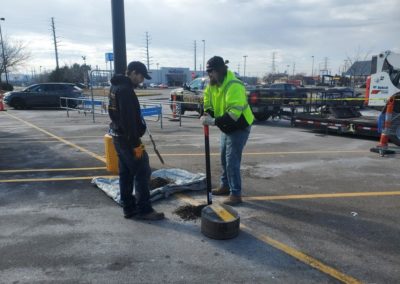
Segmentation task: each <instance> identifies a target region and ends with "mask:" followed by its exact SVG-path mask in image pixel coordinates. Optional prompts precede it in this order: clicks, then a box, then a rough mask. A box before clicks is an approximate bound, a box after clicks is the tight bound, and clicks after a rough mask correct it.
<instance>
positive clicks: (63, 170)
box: [0, 167, 106, 174]
mask: <svg viewBox="0 0 400 284" xmlns="http://www.w3.org/2000/svg"><path fill="white" fill-rule="evenodd" d="M105 169H106V167H91V168H65V169H25V170H0V174H4V173H35V172H68V171H92V170H93V171H94V170H105Z"/></svg>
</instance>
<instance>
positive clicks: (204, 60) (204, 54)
mask: <svg viewBox="0 0 400 284" xmlns="http://www.w3.org/2000/svg"><path fill="white" fill-rule="evenodd" d="M201 41H202V42H203V77H204V70H205V66H206V40H205V39H202V40H201Z"/></svg>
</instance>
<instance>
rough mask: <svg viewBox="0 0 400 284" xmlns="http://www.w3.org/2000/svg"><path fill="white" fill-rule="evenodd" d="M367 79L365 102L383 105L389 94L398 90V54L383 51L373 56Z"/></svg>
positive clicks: (399, 80)
mask: <svg viewBox="0 0 400 284" xmlns="http://www.w3.org/2000/svg"><path fill="white" fill-rule="evenodd" d="M367 80H368V81H367V84H366V87H367V90H366V96H365V104H366V105H367V106H371V107H384V106H385V105H386V103H387V102H388V100H389V98H390V97H391V96H393V95H394V94H396V93H398V92H400V54H397V53H394V52H391V51H385V52H382V53H380V54H379V55H377V56H373V57H372V62H371V76H370V78H369V79H367Z"/></svg>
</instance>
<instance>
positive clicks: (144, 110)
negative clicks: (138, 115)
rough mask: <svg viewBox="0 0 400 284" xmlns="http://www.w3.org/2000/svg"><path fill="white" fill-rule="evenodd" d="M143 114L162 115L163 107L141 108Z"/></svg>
mask: <svg viewBox="0 0 400 284" xmlns="http://www.w3.org/2000/svg"><path fill="white" fill-rule="evenodd" d="M140 111H141V112H142V115H143V116H150V115H161V107H159V106H157V107H147V108H142V109H140Z"/></svg>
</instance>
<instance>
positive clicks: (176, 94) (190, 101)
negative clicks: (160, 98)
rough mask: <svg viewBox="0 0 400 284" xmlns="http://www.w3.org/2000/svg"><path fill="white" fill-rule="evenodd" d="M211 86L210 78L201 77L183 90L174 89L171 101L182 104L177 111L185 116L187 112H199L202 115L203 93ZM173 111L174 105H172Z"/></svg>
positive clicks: (177, 107)
mask: <svg viewBox="0 0 400 284" xmlns="http://www.w3.org/2000/svg"><path fill="white" fill-rule="evenodd" d="M208 84H209V78H208V77H200V78H196V79H194V80H193V81H191V82H190V83H189V84H185V85H184V86H183V88H179V89H174V90H172V91H171V98H170V101H171V102H173V101H178V102H182V103H181V104H180V103H178V104H176V110H177V112H178V113H179V112H180V114H184V113H185V111H187V110H188V111H197V112H198V113H199V114H200V115H202V114H203V92H204V89H205V88H206V87H207V85H208ZM171 109H173V104H171Z"/></svg>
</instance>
